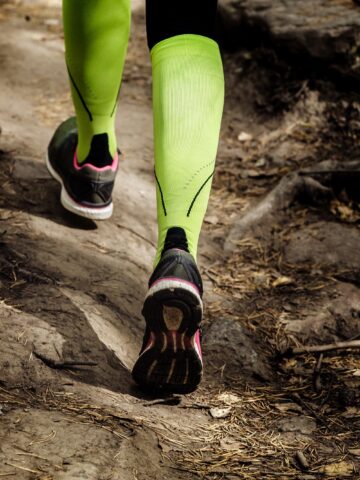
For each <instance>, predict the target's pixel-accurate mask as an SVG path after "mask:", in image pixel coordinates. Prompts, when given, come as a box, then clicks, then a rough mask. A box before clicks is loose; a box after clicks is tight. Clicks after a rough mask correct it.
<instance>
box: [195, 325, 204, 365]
mask: <svg viewBox="0 0 360 480" xmlns="http://www.w3.org/2000/svg"><path fill="white" fill-rule="evenodd" d="M194 344H195V350H196V352H197V353H198V355H199V358H200V360H201V363H202V353H201V342H200V330H198V331H197V332H196V333H195V335H194Z"/></svg>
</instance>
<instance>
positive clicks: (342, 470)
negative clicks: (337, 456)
mask: <svg viewBox="0 0 360 480" xmlns="http://www.w3.org/2000/svg"><path fill="white" fill-rule="evenodd" d="M320 471H321V473H323V474H325V475H328V476H329V477H340V476H341V478H342V477H350V476H352V475H353V473H354V467H353V465H352V464H351V463H347V462H339V463H329V465H325V466H324V467H323V468H322V469H321V470H320Z"/></svg>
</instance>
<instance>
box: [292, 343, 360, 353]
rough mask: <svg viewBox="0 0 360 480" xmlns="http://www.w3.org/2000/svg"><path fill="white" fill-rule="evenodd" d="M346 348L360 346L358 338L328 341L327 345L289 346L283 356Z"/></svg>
mask: <svg viewBox="0 0 360 480" xmlns="http://www.w3.org/2000/svg"><path fill="white" fill-rule="evenodd" d="M348 348H360V340H352V341H349V342H337V343H329V344H327V345H309V346H307V347H291V348H289V349H288V350H286V352H284V356H290V357H291V356H293V355H302V354H303V353H321V352H331V351H333V350H346V349H348Z"/></svg>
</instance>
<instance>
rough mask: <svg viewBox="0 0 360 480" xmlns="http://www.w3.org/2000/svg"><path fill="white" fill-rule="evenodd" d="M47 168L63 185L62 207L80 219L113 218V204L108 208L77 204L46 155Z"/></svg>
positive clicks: (107, 206)
mask: <svg viewBox="0 0 360 480" xmlns="http://www.w3.org/2000/svg"><path fill="white" fill-rule="evenodd" d="M46 167H47V169H48V171H49V173H50V175H51V176H52V177H53V178H54V180H56V181H57V182H58V183H60V185H61V195H60V201H61V205H62V206H63V207H64V208H65V209H66V210H68V211H69V212H71V213H75V214H76V215H80V217H85V218H89V219H91V220H107V219H108V218H110V217H111V215H112V213H113V202H111V203H110V204H109V205H106V207H93V208H91V207H86V206H84V205H81V204H80V203H77V202H75V200H73V199H72V198H71V197H70V195H69V194H68V193H67V191H66V189H65V187H64V182H63V181H62V178H61V177H60V175H59V174H58V173H57V172H56V171H55V170H54V168H53V167H52V165H51V163H50V160H49V156H48V155H46Z"/></svg>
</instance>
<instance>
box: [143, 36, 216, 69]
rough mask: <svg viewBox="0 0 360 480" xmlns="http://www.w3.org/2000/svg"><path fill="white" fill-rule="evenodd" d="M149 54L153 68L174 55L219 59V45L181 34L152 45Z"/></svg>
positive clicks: (211, 40) (213, 41)
mask: <svg viewBox="0 0 360 480" xmlns="http://www.w3.org/2000/svg"><path fill="white" fill-rule="evenodd" d="M150 54H151V60H152V64H153V66H154V65H156V64H157V63H158V62H161V61H162V60H164V59H166V58H169V57H173V56H174V55H183V56H201V57H210V58H214V56H218V57H219V58H220V59H221V57H220V49H219V45H218V43H217V42H216V41H215V40H213V39H212V38H209V37H205V36H203V35H194V34H183V35H176V36H174V37H170V38H166V39H165V40H162V41H161V42H159V43H157V44H156V45H154V47H153V48H152V49H151V52H150Z"/></svg>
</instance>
